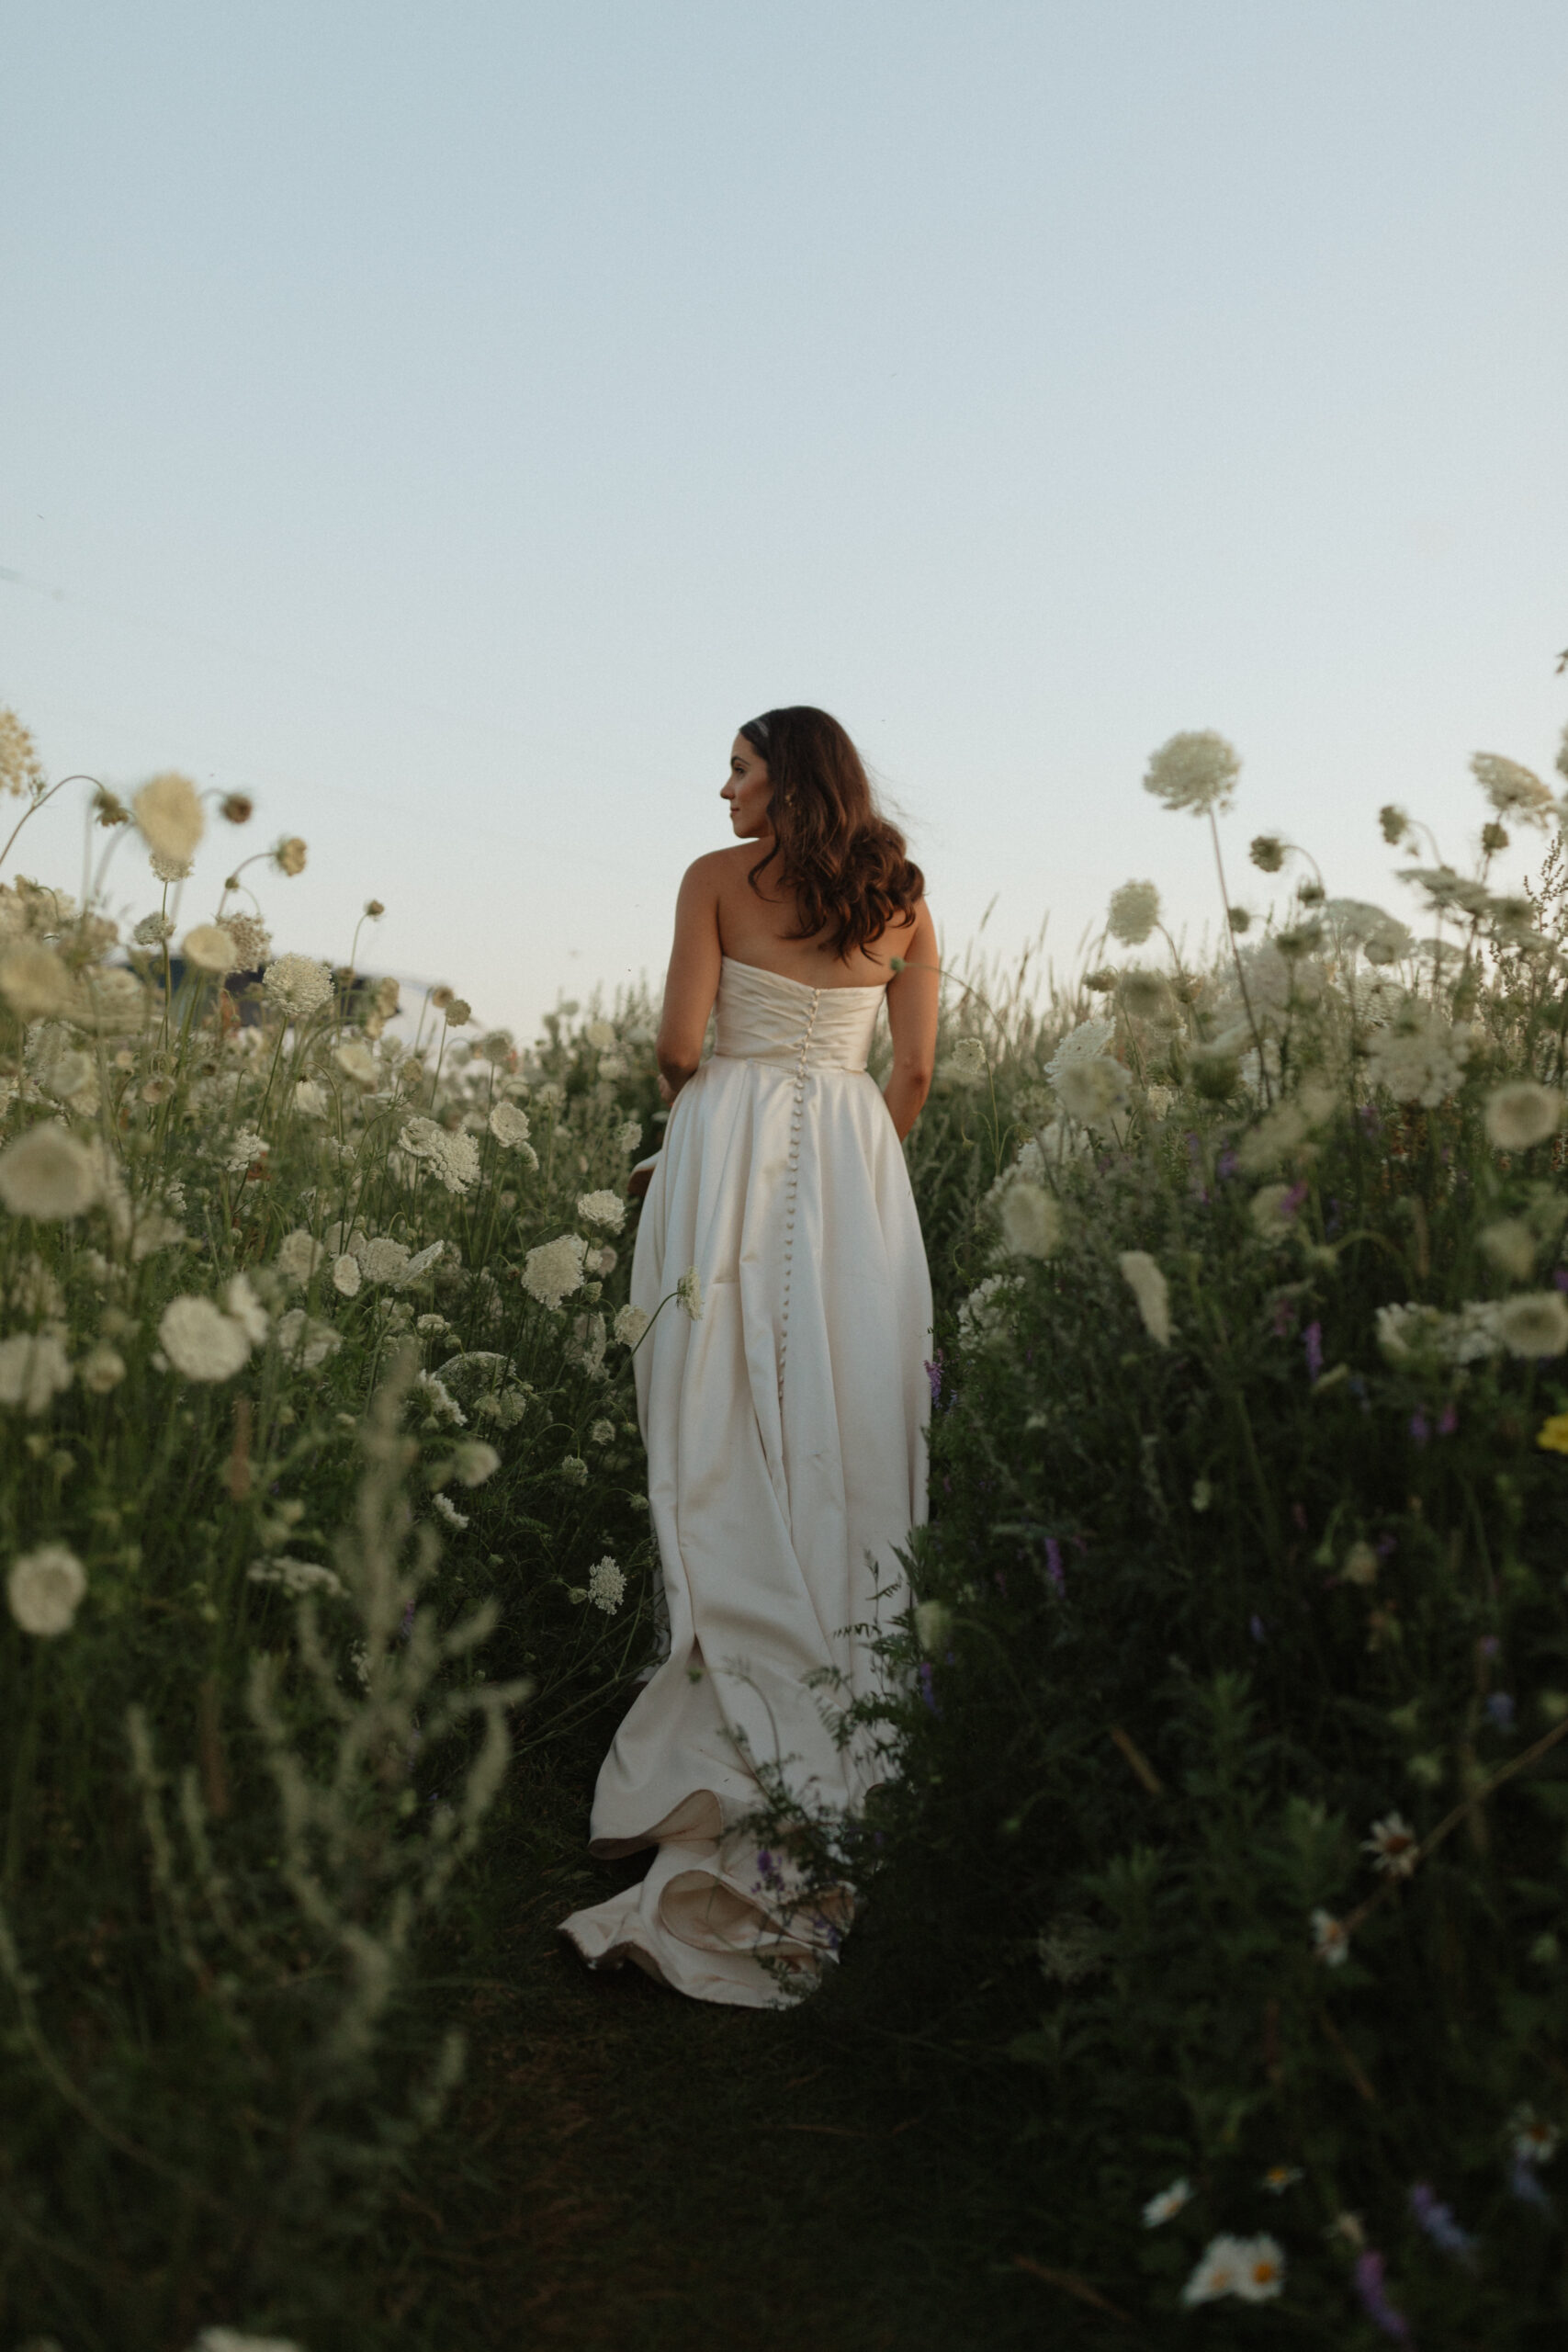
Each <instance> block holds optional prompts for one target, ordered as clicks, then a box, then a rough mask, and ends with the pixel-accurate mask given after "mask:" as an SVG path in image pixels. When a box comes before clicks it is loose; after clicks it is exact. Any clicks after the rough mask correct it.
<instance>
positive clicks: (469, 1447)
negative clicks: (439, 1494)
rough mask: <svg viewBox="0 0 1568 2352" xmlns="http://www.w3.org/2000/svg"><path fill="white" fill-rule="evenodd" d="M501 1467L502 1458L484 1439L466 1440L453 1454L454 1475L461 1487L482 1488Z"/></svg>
mask: <svg viewBox="0 0 1568 2352" xmlns="http://www.w3.org/2000/svg"><path fill="white" fill-rule="evenodd" d="M500 1467H501V1456H500V1454H499V1453H497V1452H496V1450H495V1448H494V1446H493V1445H487V1444H486V1443H485V1441H484V1439H483V1438H482V1437H470V1438H465V1439H464V1440H463V1442H462V1444H461V1445H459V1446H455V1447H454V1448H453V1452H452V1475H453V1476H454V1477H455V1478H456V1479H457V1484H458V1485H459V1486H460V1487H482V1486H483V1485H484V1482H485V1480H486V1479H487V1478H493V1477H494V1476H495V1474H496V1472H497V1471H498V1470H499V1469H500Z"/></svg>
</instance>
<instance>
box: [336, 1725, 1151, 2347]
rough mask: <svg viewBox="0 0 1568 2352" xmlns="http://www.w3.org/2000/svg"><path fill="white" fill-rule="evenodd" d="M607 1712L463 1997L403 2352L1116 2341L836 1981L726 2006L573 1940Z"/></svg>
mask: <svg viewBox="0 0 1568 2352" xmlns="http://www.w3.org/2000/svg"><path fill="white" fill-rule="evenodd" d="M614 1721H615V1711H614V1710H612V1711H610V1712H609V1713H607V1714H606V1716H605V1717H604V1718H603V1719H601V1720H600V1721H599V1722H598V1723H595V1724H592V1725H589V1726H587V1727H586V1728H585V1731H584V1734H583V1736H582V1737H581V1739H580V1740H577V1741H574V1742H573V1743H572V1745H571V1747H570V1749H568V1748H566V1747H562V1748H561V1749H558V1750H552V1751H548V1760H547V1763H545V1764H543V1765H540V1766H536V1768H535V1770H534V1772H533V1773H532V1774H531V1775H530V1785H529V1787H528V1789H527V1801H528V1817H527V1820H526V1824H524V1823H523V1822H522V1821H521V1819H520V1817H519V1818H515V1819H514V1825H513V1846H512V1849H511V1851H512V1857H513V1860H514V1866H515V1867H514V1875H513V1883H514V1884H515V1886H516V1888H517V1899H516V1901H515V1903H514V1904H512V1905H496V1906H495V1907H496V1909H497V1911H498V1913H504V1915H505V1924H504V1926H503V1927H502V1929H501V1930H500V1933H499V1938H498V1941H497V1944H496V1947H495V1949H494V1950H493V1951H491V1953H489V1954H488V1955H487V1962H486V1974H485V1976H484V1978H483V1980H482V1981H480V1982H479V1984H478V1985H474V1986H473V1987H472V1989H470V1990H469V1991H468V1993H467V1995H466V2000H465V2007H466V2021H467V2024H468V2031H469V2064H468V2078H467V2083H466V2086H465V2089H464V2092H463V2094H462V2097H461V2098H460V2101H459V2104H458V2108H457V2112H456V2114H455V2116H454V2117H453V2119H452V2122H451V2124H450V2126H449V2128H448V2129H447V2130H446V2131H445V2132H444V2133H443V2134H442V2135H441V2139H440V2141H439V2142H438V2143H437V2145H436V2147H435V2148H434V2150H432V2151H431V2153H430V2157H429V2158H428V2159H427V2161H426V2162H425V2163H424V2164H423V2165H422V2167H421V2177H420V2185H419V2193H418V2194H417V2195H411V2196H409V2197H408V2198H406V2199H404V2200H403V2202H402V2204H401V2207H400V2210H399V2211H398V2213H397V2214H396V2216H395V2220H394V2223H393V2225H392V2227H391V2229H390V2230H389V2232H388V2233H387V2242H386V2248H385V2257H384V2267H383V2269H382V2271H381V2275H380V2278H379V2281H378V2299H377V2300H378V2319H379V2322H380V2326H379V2328H378V2330H377V2333H378V2335H382V2334H383V2333H384V2340H385V2341H386V2342H387V2343H389V2344H395V2345H396V2346H398V2347H399V2352H415V2347H419V2348H420V2352H423V2347H425V2346H428V2347H430V2352H435V2347H437V2346H439V2347H440V2352H481V2347H482V2352H490V2347H492V2346H496V2347H500V2346H506V2347H508V2352H518V2348H519V2347H530V2346H585V2347H589V2346H592V2347H597V2346H615V2347H617V2352H645V2348H646V2352H686V2348H687V2347H689V2346H708V2345H711V2344H729V2345H734V2346H744V2347H745V2348H746V2352H800V2347H802V2346H822V2347H827V2352H971V2347H973V2352H993V2347H998V2348H999V2347H1006V2346H1013V2345H1018V2346H1022V2345H1025V2344H1028V2345H1030V2346H1038V2345H1039V2344H1041V2343H1042V2342H1047V2343H1049V2344H1050V2345H1051V2346H1053V2347H1055V2346H1062V2347H1076V2346H1079V2345H1083V2346H1092V2345H1098V2344H1100V2343H1110V2342H1111V2341H1113V2340H1114V2341H1120V2342H1122V2344H1125V2343H1126V2342H1127V2340H1128V2338H1127V2336H1126V2335H1125V2334H1124V2333H1122V2331H1116V2333H1115V2335H1114V2336H1106V2335H1102V2334H1100V2333H1098V2332H1096V2331H1097V2327H1098V2324H1097V2323H1096V2322H1095V2321H1094V2320H1093V2319H1092V2316H1091V2315H1090V2314H1088V2313H1079V2312H1077V2310H1076V2309H1075V2307H1073V2306H1072V2305H1071V2304H1068V2305H1066V2308H1065V2309H1064V2307H1063V2305H1062V2302H1061V2301H1060V2299H1059V2298H1057V2297H1056V2296H1055V2295H1054V2294H1053V2292H1052V2291H1051V2290H1050V2289H1049V2288H1047V2287H1044V2286H1043V2285H1041V2284H1040V2283H1038V2282H1037V2281H1036V2280H1033V2279H1032V2278H1028V2277H1026V2276H1025V2275H1024V2274H1022V2273H1021V2272H1020V2271H1019V2270H1018V2269H1016V2268H1015V2267H1013V2266H1012V2265H1011V2263H1010V2260H1009V2259H1008V2256H1007V2252H1006V2250H1005V2249H1003V2248H998V2247H991V2246H988V2245H987V2243H986V2241H987V2188H986V2174H987V2159H989V2160H991V2161H1001V2162H1006V2161H1007V2155H1006V2153H1005V2151H1004V2150H1000V2149H998V2150H991V2149H989V2148H988V2147H987V2139H986V2131H985V2114H984V2108H983V2105H982V2106H981V2107H980V2108H979V2109H977V2110H976V2111H975V2112H974V2113H973V2114H972V2116H971V2119H970V2124H969V2128H968V2129H967V2130H966V2131H960V2132H959V2133H957V2134H955V2133H954V2131H953V2128H952V2112H953V2111H952V2106H951V2101H949V2103H948V2105H947V2106H946V2107H945V2108H944V2109H943V2115H942V2122H941V2124H940V2126H938V2125H937V2124H936V2123H935V2121H934V2119H933V2118H932V2117H931V2114H929V2113H928V2111H927V2110H928V2109H930V2108H931V2105H932V2104H933V2103H932V2102H931V2099H930V2098H929V2097H923V2093H925V2092H927V2091H928V2090H929V2085H927V2084H926V2083H925V2081H924V2079H923V2075H922V2066H921V2064H920V2063H919V2061H918V2058H916V2057H912V2056H911V2054H910V2053H909V2052H908V2051H907V2050H905V2049H902V2048H900V2047H898V2046H897V2045H895V2044H893V2043H892V2042H890V2041H880V2042H879V2043H877V2044H876V2045H875V2046H868V2044H867V2042H866V2040H865V2037H864V2035H863V2034H862V2033H857V2034H856V2035H855V2036H853V2037H852V2038H851V2037H850V2036H849V2034H848V2033H847V2031H846V2030H844V2029H843V2028H842V2027H840V2025H839V2024H838V2022H837V2020H836V2018H835V2011H834V2002H833V1997H832V1993H831V1990H830V1989H829V1991H827V1992H826V1993H824V1994H820V1995H818V1996H816V1998H814V1999H813V2000H812V2001H809V2002H807V2003H806V2004H805V2005H804V2006H803V2007H801V2008H800V2009H799V2010H797V2011H794V2012H789V2013H784V2014H782V2015H773V2014H767V2013H755V2012H750V2011H746V2010H730V2009H721V2008H716V2007H709V2006H707V2005H705V2004H702V2003H697V2002H694V2001H689V2000H686V1999H684V1998H682V1996H678V1995H675V1994H672V1993H670V1992H667V1991H665V1990H664V1989H663V1988H662V1987H661V1986H659V1985H654V1984H653V1983H651V1982H650V1981H649V1979H648V1978H647V1977H645V1976H643V1975H642V1974H641V1973H640V1972H639V1971H637V1970H633V1969H630V1968H627V1969H625V1970H622V1971H619V1972H617V1973H615V1974H612V1975H610V1976H607V1977H595V1976H593V1975H591V1974H590V1973H589V1972H588V1971H587V1970H586V1969H585V1968H584V1967H583V1966H582V1964H581V1962H580V1961H579V1960H578V1959H577V1958H576V1956H575V1954H573V1953H572V1952H571V1951H570V1950H569V1948H568V1947H567V1946H566V1944H565V1943H564V1941H563V1940H562V1939H561V1938H560V1937H559V1935H558V1932H557V1923H558V1921H559V1920H560V1919H561V1918H562V1917H564V1916H565V1915H566V1914H567V1913H568V1912H569V1911H570V1910H571V1909H573V1908H574V1907H575V1906H576V1905H579V1904H581V1903H583V1902H584V1901H593V1900H596V1899H598V1897H600V1896H601V1895H603V1894H605V1893H606V1892H608V1891H609V1890H610V1889H611V1888H612V1887H613V1886H614V1885H615V1883H617V1881H616V1879H615V1876H614V1875H613V1874H612V1872H611V1871H608V1870H605V1869H604V1868H602V1867H601V1866H599V1865H597V1864H594V1863H592V1862H590V1861H589V1860H588V1859H587V1856H586V1853H585V1850H584V1841H585V1837H586V1818H587V1808H588V1797H589V1792H590V1791H591V1789H592V1775H593V1771H594V1770H595V1768H596V1766H597V1763H598V1759H599V1757H600V1755H601V1754H602V1753H603V1750H604V1745H605V1743H606V1739H607V1736H608V1732H609V1730H610V1728H611V1727H612V1726H613V1724H614ZM521 1810H522V1808H521V1804H520V1803H519V1804H517V1806H516V1812H517V1815H519V1816H520V1815H521ZM494 1867H495V1865H493V1864H492V1869H493V1868H494ZM636 1875H637V1868H636V1866H634V1865H626V1866H625V1867H624V1868H623V1870H622V1872H621V1877H620V1881H619V1882H618V1883H626V1881H627V1880H629V1879H631V1878H633V1877H635V1876H636ZM850 1964H852V1963H850ZM992 2226H993V2228H994V2225H992ZM1082 2322H1087V2323H1088V2332H1086V2331H1085V2328H1084V2327H1083V2325H1082V2324H1080V2323H1082Z"/></svg>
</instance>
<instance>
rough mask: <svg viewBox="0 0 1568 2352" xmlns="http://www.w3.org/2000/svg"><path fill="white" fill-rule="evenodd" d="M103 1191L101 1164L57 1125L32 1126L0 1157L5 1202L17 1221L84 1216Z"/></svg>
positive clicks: (1, 1198) (1, 1193)
mask: <svg viewBox="0 0 1568 2352" xmlns="http://www.w3.org/2000/svg"><path fill="white" fill-rule="evenodd" d="M102 1191H103V1184H102V1178H101V1175H100V1172H99V1168H98V1163H97V1161H96V1159H94V1157H93V1155H92V1153H91V1152H90V1151H89V1150H88V1149H87V1147H86V1145H85V1144H84V1143H82V1142H80V1141H79V1140H78V1138H77V1137H76V1136H73V1135H72V1134H71V1133H70V1131H69V1129H68V1128H66V1127H63V1126H62V1125H60V1123H59V1121H58V1120H55V1119H50V1120H47V1121H45V1123H44V1124H43V1125H41V1126H37V1127H29V1128H28V1132H27V1134H26V1135H23V1136H17V1140H16V1142H15V1143H10V1144H7V1145H6V1148H5V1150H4V1151H3V1152H0V1201H4V1203H5V1204H6V1207H7V1208H8V1209H9V1210H10V1212H11V1215H12V1216H30V1217H37V1218H39V1220H40V1221H44V1222H49V1221H53V1220H58V1219H60V1218H62V1217H72V1216H82V1215H83V1213H84V1211H85V1210H87V1209H90V1208H91V1207H92V1206H93V1204H94V1203H95V1202H96V1200H98V1199H99V1198H100V1196H101V1194H102Z"/></svg>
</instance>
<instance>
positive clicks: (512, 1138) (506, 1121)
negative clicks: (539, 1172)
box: [489, 1103, 538, 1166]
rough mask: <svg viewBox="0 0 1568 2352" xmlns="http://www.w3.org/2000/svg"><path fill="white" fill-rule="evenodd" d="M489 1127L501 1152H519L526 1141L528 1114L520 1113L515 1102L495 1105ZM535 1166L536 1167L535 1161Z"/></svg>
mask: <svg viewBox="0 0 1568 2352" xmlns="http://www.w3.org/2000/svg"><path fill="white" fill-rule="evenodd" d="M489 1126H490V1131H491V1135H492V1136H494V1137H495V1139H496V1141H497V1143H498V1144H500V1145H501V1146H502V1149H503V1150H506V1151H520V1150H521V1149H522V1148H523V1146H524V1145H525V1143H526V1142H527V1140H528V1114H527V1112H526V1111H520V1110H519V1109H518V1108H517V1105H516V1103H495V1104H494V1105H493V1106H492V1108H491V1114H490V1120H489ZM535 1165H536V1166H537V1165H538V1163H537V1161H536V1162H535Z"/></svg>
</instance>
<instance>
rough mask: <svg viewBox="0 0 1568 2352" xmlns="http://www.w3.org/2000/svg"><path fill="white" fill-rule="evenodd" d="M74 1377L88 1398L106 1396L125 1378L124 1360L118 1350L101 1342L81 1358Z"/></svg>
mask: <svg viewBox="0 0 1568 2352" xmlns="http://www.w3.org/2000/svg"><path fill="white" fill-rule="evenodd" d="M76 1377H77V1379H78V1380H79V1381H80V1382H81V1384H82V1385H83V1387H84V1388H85V1390H86V1391H87V1394H88V1395H89V1397H107V1395H108V1393H109V1390H110V1389H111V1388H118V1386H119V1384H120V1382H121V1381H122V1380H123V1379H124V1378H125V1358H124V1357H123V1356H122V1355H121V1354H120V1352H119V1351H118V1348H111V1347H110V1346H109V1345H108V1344H107V1341H101V1342H100V1343H99V1345H98V1346H97V1347H96V1348H91V1349H89V1351H87V1353H86V1354H85V1356H84V1357H83V1359H82V1361H81V1363H79V1364H78V1365H77V1367H76Z"/></svg>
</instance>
